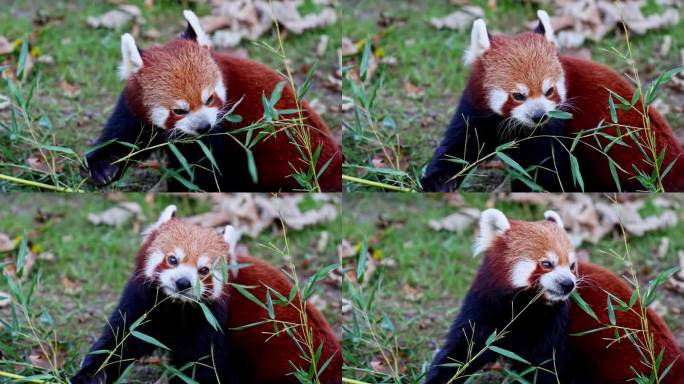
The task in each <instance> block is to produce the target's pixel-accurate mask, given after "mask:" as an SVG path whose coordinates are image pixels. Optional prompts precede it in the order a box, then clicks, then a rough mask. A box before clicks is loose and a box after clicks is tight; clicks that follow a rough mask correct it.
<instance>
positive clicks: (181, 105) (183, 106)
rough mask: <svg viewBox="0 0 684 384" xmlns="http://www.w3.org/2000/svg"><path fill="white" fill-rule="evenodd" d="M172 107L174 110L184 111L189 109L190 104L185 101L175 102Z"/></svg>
mask: <svg viewBox="0 0 684 384" xmlns="http://www.w3.org/2000/svg"><path fill="white" fill-rule="evenodd" d="M173 105H174V108H175V109H182V110H184V111H187V110H189V109H190V104H188V102H187V101H185V100H176V102H175V103H174V104H173Z"/></svg>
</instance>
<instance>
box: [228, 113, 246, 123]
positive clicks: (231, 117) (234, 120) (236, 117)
mask: <svg viewBox="0 0 684 384" xmlns="http://www.w3.org/2000/svg"><path fill="white" fill-rule="evenodd" d="M223 119H224V120H227V121H229V122H231V123H242V116H240V115H233V114H226V115H224V116H223Z"/></svg>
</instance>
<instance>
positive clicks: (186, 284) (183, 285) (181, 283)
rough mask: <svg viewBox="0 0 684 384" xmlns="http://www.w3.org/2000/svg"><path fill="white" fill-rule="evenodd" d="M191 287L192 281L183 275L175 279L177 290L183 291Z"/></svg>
mask: <svg viewBox="0 0 684 384" xmlns="http://www.w3.org/2000/svg"><path fill="white" fill-rule="evenodd" d="M190 287H192V283H190V280H188V279H186V278H185V277H181V278H180V279H178V280H176V289H177V290H179V291H185V290H186V289H189V288H190Z"/></svg>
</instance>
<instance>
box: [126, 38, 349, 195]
mask: <svg viewBox="0 0 684 384" xmlns="http://www.w3.org/2000/svg"><path fill="white" fill-rule="evenodd" d="M189 45H195V46H197V44H196V43H194V42H191V41H188V40H182V39H178V40H174V41H172V42H170V43H168V44H166V45H163V46H159V47H152V48H148V49H147V50H145V52H144V54H143V61H144V62H145V65H147V64H148V61H146V60H148V59H146V57H147V55H148V52H149V51H152V55H153V56H154V57H155V59H154V63H157V61H158V60H161V59H162V58H166V57H167V56H168V55H170V54H175V51H173V50H175V49H178V48H183V50H186V48H187V47H188V46H189ZM204 49H205V48H200V47H199V46H197V47H196V48H195V50H200V51H199V53H204V52H205V51H203V50H204ZM167 52H171V53H170V54H169V53H167ZM187 52H194V51H187ZM200 56H202V55H200ZM212 58H213V60H214V61H215V63H216V64H215V65H218V68H219V69H220V70H221V72H222V75H223V83H224V85H225V87H226V94H227V99H228V100H224V103H230V104H232V103H236V102H237V101H238V100H240V99H241V98H243V99H242V102H241V103H240V104H239V105H238V106H237V107H236V109H235V111H234V112H233V114H235V115H240V116H241V117H242V122H240V123H236V124H231V125H229V127H230V129H233V130H238V129H240V128H244V127H247V126H249V125H251V124H253V123H256V122H258V121H259V120H261V118H262V116H263V114H264V110H263V106H262V95H264V94H265V95H267V96H269V95H270V94H271V93H272V91H273V89H274V88H275V86H276V85H277V84H278V83H279V82H281V81H283V80H284V78H283V77H282V76H281V75H280V74H278V73H277V72H276V71H274V70H272V69H270V68H268V67H267V66H265V65H263V64H260V63H257V62H255V61H252V60H249V59H243V58H240V57H237V56H233V55H229V54H225V53H218V52H212ZM187 60H190V59H189V58H188V59H187ZM187 60H186V61H187ZM186 61H179V62H181V63H183V62H186ZM200 61H201V62H202V63H204V59H201V60H200ZM174 62H175V61H174ZM149 63H150V64H152V63H153V61H149ZM200 67H201V68H205V69H206V68H207V67H209V68H211V65H209V64H206V63H205V64H201V65H200ZM178 68H180V67H178V64H174V65H173V66H172V68H168V69H170V70H172V71H175V70H177V69H178ZM192 68H194V67H192ZM143 71H145V67H143V69H142V70H141V71H140V73H141V74H142V73H143ZM157 72H158V71H157V70H154V71H151V72H150V74H149V76H155V77H162V75H160V74H157ZM146 76H147V74H146ZM196 76H201V75H200V74H197V75H196ZM193 77H195V75H193ZM146 78H147V77H142V78H141V77H140V76H131V78H130V79H129V80H128V83H127V86H126V90H125V91H124V92H126V94H127V97H128V99H129V100H130V104H131V105H130V107H131V109H133V111H134V112H135V113H136V114H137V115H138V116H141V117H142V118H143V119H144V121H145V122H146V123H147V124H151V122H150V120H149V112H148V111H149V109H148V108H147V107H146V105H149V100H148V96H147V95H145V96H144V97H143V92H142V85H141V84H142V80H144V79H146ZM171 79H172V81H171ZM167 80H169V81H167V82H165V83H163V84H167V85H165V86H164V87H160V86H159V83H155V82H150V83H147V82H146V81H145V84H149V86H150V87H152V88H156V90H155V91H154V92H155V94H157V93H168V92H171V91H170V89H171V88H168V89H167V88H166V86H168V87H172V86H173V85H172V84H186V83H187V81H186V80H180V79H176V76H175V75H174V76H171V77H170V78H169V79H167ZM203 82H204V81H202V82H201V83H203ZM145 86H147V85H145ZM188 87H192V86H190V85H188ZM188 87H183V88H184V90H183V91H179V92H181V93H182V94H185V93H186V92H188V91H189V88H188ZM195 94H199V92H195ZM176 96H177V95H175V94H174V95H173V96H172V97H167V96H161V95H156V96H154V97H155V98H156V97H160V98H161V99H160V100H164V102H168V101H170V100H171V99H174V101H175V97H176ZM184 97H185V96H184ZM195 102H196V101H195ZM217 102H218V101H215V102H214V103H217ZM276 107H277V108H278V109H280V110H284V109H296V107H297V101H296V97H295V93H294V91H293V90H292V88H291V87H290V86H289V85H288V86H286V87H285V89H284V90H283V93H282V97H281V99H280V102H279V103H278V104H277V105H276ZM300 107H301V110H302V116H303V117H304V119H305V120H304V123H305V124H306V129H307V130H308V133H309V135H310V137H311V139H310V142H311V151H312V153H313V152H314V151H315V150H316V148H318V147H322V149H321V153H320V156H319V158H318V162H317V168H316V169H317V170H318V171H320V169H321V168H322V167H323V165H325V164H326V163H328V161H330V165H329V166H328V168H327V169H326V171H325V172H324V173H323V174H322V175H321V177H320V178H319V180H318V182H319V184H320V186H321V190H322V191H324V192H334V191H341V190H342V179H341V175H342V153H341V151H340V148H339V146H338V145H337V143H336V142H335V139H334V138H333V137H332V135H331V134H330V131H329V129H328V127H327V126H326V124H325V123H324V122H323V120H322V119H321V118H320V117H319V116H318V114H316V112H315V111H314V110H313V109H311V107H310V106H309V104H308V103H307V102H306V101H301V102H300ZM284 117H285V118H292V117H295V116H284ZM169 119H173V113H171V114H170V116H169ZM174 122H175V121H173V120H169V121H167V126H171V124H172V123H174ZM224 124H225V123H224ZM226 126H228V125H226ZM244 135H245V133H242V134H238V135H236V137H237V138H238V139H239V140H241V141H242V142H244V141H245V138H244ZM226 140H228V141H229V147H230V150H231V151H234V152H235V153H244V149H243V148H242V147H241V146H240V145H239V144H237V143H235V142H234V140H233V139H230V138H226ZM253 153H254V158H255V160H256V165H257V170H258V175H259V186H260V189H262V190H268V191H279V190H297V189H300V188H301V186H300V185H299V183H297V181H296V180H295V179H294V178H293V177H290V175H292V173H293V172H294V171H293V168H294V169H295V170H297V171H302V172H304V173H305V172H306V171H308V165H307V164H305V163H304V161H302V160H301V158H300V155H299V153H298V152H297V149H296V148H295V146H294V145H293V144H292V143H291V142H290V139H289V138H288V137H287V135H285V133H283V132H280V133H278V134H276V135H272V136H269V137H267V138H266V139H264V140H262V141H261V142H260V143H259V144H257V145H256V146H255V147H254V148H253ZM219 155H220V154H219ZM224 177H229V176H228V175H224Z"/></svg>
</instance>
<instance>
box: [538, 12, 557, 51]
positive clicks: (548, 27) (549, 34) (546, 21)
mask: <svg viewBox="0 0 684 384" xmlns="http://www.w3.org/2000/svg"><path fill="white" fill-rule="evenodd" d="M537 18H538V19H539V21H540V22H541V23H542V25H543V26H544V37H546V40H548V41H549V42H551V43H553V44H555V45H556V46H558V43H556V37H555V36H554V34H553V25H552V24H551V18H550V17H549V14H548V13H546V11H544V10H541V9H540V10H538V11H537Z"/></svg>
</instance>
